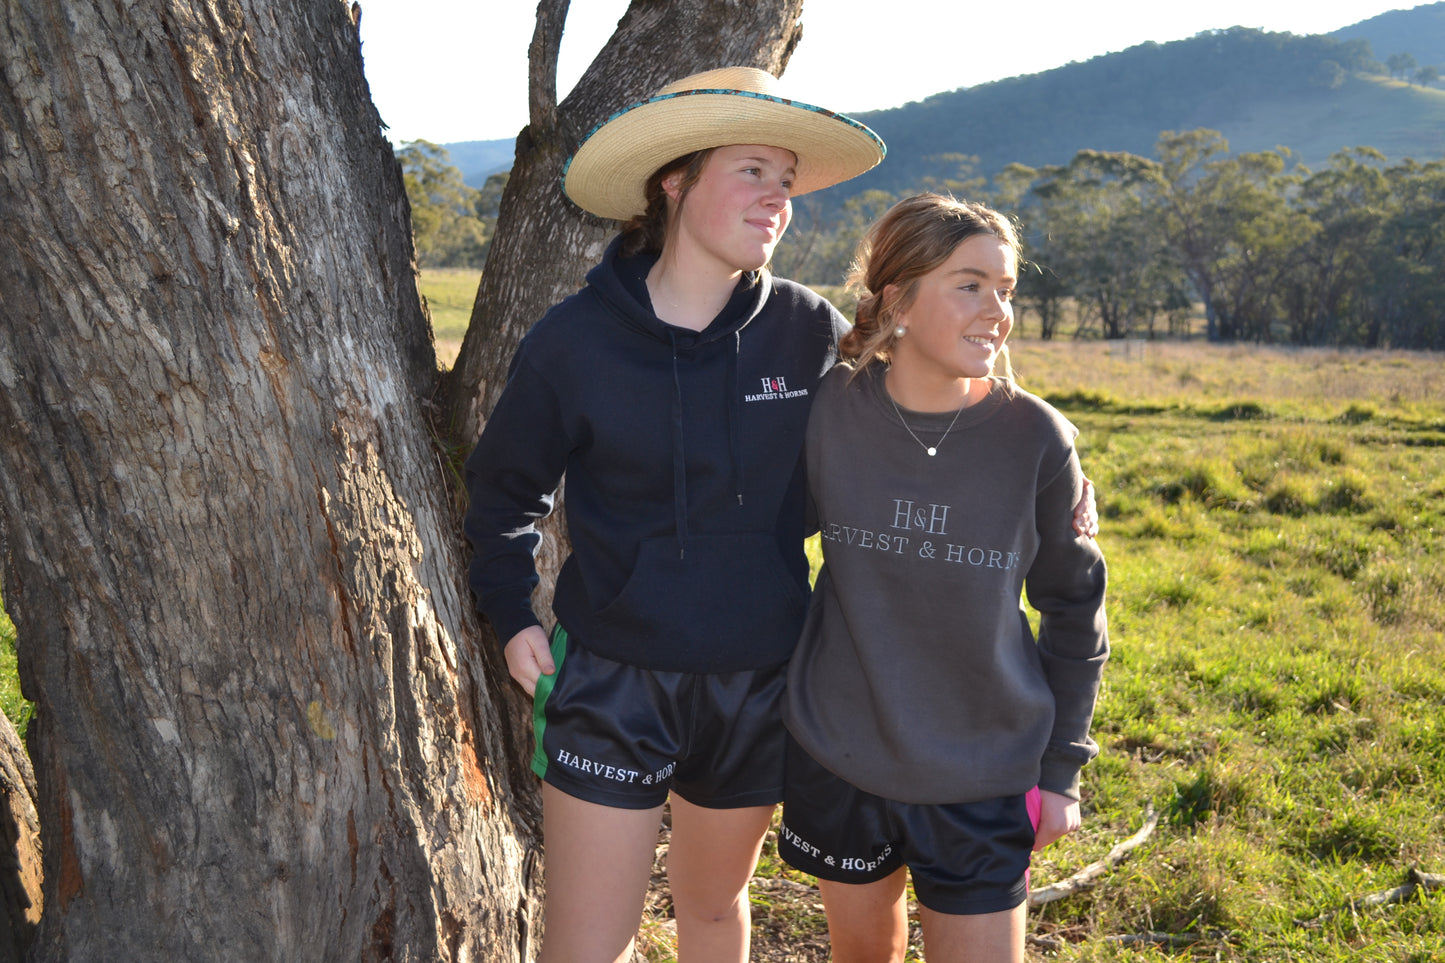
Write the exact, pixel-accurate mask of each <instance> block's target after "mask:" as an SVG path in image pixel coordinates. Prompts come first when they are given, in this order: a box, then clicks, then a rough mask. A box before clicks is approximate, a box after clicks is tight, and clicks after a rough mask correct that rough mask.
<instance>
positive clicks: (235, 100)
mask: <svg viewBox="0 0 1445 963" xmlns="http://www.w3.org/2000/svg"><path fill="white" fill-rule="evenodd" d="M0 50H3V51H4V53H3V57H4V61H3V69H4V78H5V82H4V86H3V90H0V121H3V139H4V149H3V151H0V209H3V210H4V212H5V215H4V218H3V223H0V290H3V291H4V309H3V310H4V314H5V323H4V325H3V328H0V540H3V550H4V551H3V557H4V565H5V570H4V587H5V602H6V605H7V607H8V608H9V610H10V612H11V615H12V617H13V620H14V622H15V625H16V629H17V633H18V637H19V648H20V651H19V656H20V667H21V677H22V683H23V686H24V691H25V693H26V695H27V696H28V697H29V698H31V699H32V700H34V701H35V702H36V705H37V715H36V718H35V721H34V723H33V728H32V734H33V738H32V741H31V750H32V758H33V760H34V763H35V769H36V777H37V782H38V786H39V796H40V801H41V805H40V821H41V826H42V832H43V838H44V859H45V889H44V896H45V913H44V916H43V918H42V921H41V926H40V933H39V936H38V938H37V944H36V947H35V950H34V956H33V958H34V959H37V960H42V961H46V960H62V959H70V960H92V959H112V960H115V959H124V960H132V961H136V960H167V961H171V960H208V959H215V960H248V961H250V960H277V961H298V960H338V961H347V963H354V961H357V960H392V959H399V960H457V959H488V960H516V959H521V958H523V957H524V955H525V953H526V951H527V949H528V945H529V938H530V933H531V927H532V926H533V918H534V917H535V916H536V911H535V908H534V907H535V890H536V886H537V884H538V882H539V871H538V869H537V861H536V856H535V848H536V834H535V828H534V827H535V825H536V813H535V800H536V796H535V791H534V790H533V788H532V781H531V779H530V777H529V776H527V775H526V774H525V754H524V740H525V730H524V728H523V726H521V725H520V722H521V719H522V713H521V712H520V711H518V710H517V708H516V707H515V705H514V702H515V701H517V700H515V697H514V696H513V695H512V693H511V688H510V687H508V686H506V685H505V683H504V681H503V673H501V672H500V671H498V667H497V666H495V665H493V664H491V663H485V664H484V660H485V657H487V656H490V652H489V651H488V650H486V649H483V648H481V647H479V646H478V643H477V640H478V638H479V627H478V625H477V620H476V617H475V616H474V615H473V609H472V605H471V604H470V600H469V599H468V597H467V593H466V591H465V588H464V583H463V581H462V572H463V560H462V557H461V552H460V546H459V539H458V536H457V527H456V518H455V517H454V509H453V507H452V505H451V503H450V501H449V499H448V495H447V487H446V483H445V481H444V472H443V468H442V465H441V464H440V463H439V458H438V455H437V452H436V451H435V450H434V448H433V446H432V444H431V442H430V434H429V428H428V423H427V418H426V407H425V406H426V399H427V398H428V397H429V396H430V394H431V392H432V391H433V389H434V387H435V360H434V356H433V353H432V349H431V343H430V332H429V329H428V326H427V324H426V321H425V319H424V317H423V316H422V314H421V311H420V308H419V304H418V299H417V296H416V291H415V283H414V271H413V269H412V266H411V244H410V236H409V226H408V214H407V205H406V200H405V197H404V194H403V192H402V187H401V176H400V172H399V169H398V167H397V164H396V162H395V160H394V158H393V156H392V151H391V148H390V145H389V144H387V142H386V141H385V140H384V139H383V137H382V136H381V133H380V130H379V119H378V117H377V114H376V111H375V109H374V108H373V107H372V105H371V103H370V99H369V96H368V93H367V88H366V84H365V82H364V80H363V77H362V69H361V56H360V45H359V43H358V37H357V32H356V29H355V27H354V25H353V23H352V22H351V20H350V17H349V14H348V12H347V8H346V6H345V5H344V4H343V3H341V2H340V0H309V2H308V0H264V2H263V0H220V2H215V3H207V4H191V3H187V2H185V0H135V2H117V3H107V4H77V3H67V2H62V0H5V3H4V5H3V7H0ZM498 693H500V694H501V695H496V694H498ZM497 700H501V702H500V704H498V702H497Z"/></svg>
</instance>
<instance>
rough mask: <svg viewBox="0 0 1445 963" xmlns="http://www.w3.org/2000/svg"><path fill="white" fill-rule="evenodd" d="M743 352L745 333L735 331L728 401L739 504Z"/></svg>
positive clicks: (733, 469) (741, 458) (729, 425)
mask: <svg viewBox="0 0 1445 963" xmlns="http://www.w3.org/2000/svg"><path fill="white" fill-rule="evenodd" d="M742 353H743V333H742V332H741V331H734V332H733V353H732V354H731V355H729V356H728V378H727V380H728V384H729V385H730V386H731V391H732V396H731V398H730V399H729V401H728V448H729V451H730V454H731V455H732V482H733V491H735V492H737V496H738V504H739V505H741V504H742V503H743V440H742V435H741V433H740V431H739V429H738V424H739V423H740V422H741V421H742V418H743V413H742V403H743V402H742V395H743V391H742V385H741V384H739V383H738V356H739V355H741V354H742Z"/></svg>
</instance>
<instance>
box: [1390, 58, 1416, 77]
mask: <svg viewBox="0 0 1445 963" xmlns="http://www.w3.org/2000/svg"><path fill="white" fill-rule="evenodd" d="M1418 66H1420V64H1419V62H1418V61H1416V60H1415V56H1414V54H1408V53H1393V54H1390V56H1388V57H1386V58H1385V67H1386V68H1387V69H1388V70H1389V71H1390V76H1391V77H1399V78H1401V79H1406V78H1408V77H1409V76H1410V71H1412V70H1414V69H1415V68H1416V67H1418Z"/></svg>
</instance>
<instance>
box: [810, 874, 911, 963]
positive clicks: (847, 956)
mask: <svg viewBox="0 0 1445 963" xmlns="http://www.w3.org/2000/svg"><path fill="white" fill-rule="evenodd" d="M907 873H908V870H906V869H904V868H902V867H899V869H898V871H897V872H896V873H893V874H892V875H891V876H887V877H885V878H883V879H880V880H879V881H878V882H876V883H835V882H831V881H829V880H826V879H820V880H818V889H819V891H820V892H822V894H823V910H824V912H826V913H827V915H828V940H829V941H830V942H831V943H832V944H833V963H903V956H904V954H905V953H906V952H907V951H908V900H907V898H906V897H907V893H906V891H905V889H904V883H906V882H907ZM930 963H931V961H930Z"/></svg>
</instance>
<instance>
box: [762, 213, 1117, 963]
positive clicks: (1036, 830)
mask: <svg viewBox="0 0 1445 963" xmlns="http://www.w3.org/2000/svg"><path fill="white" fill-rule="evenodd" d="M1017 265H1018V242H1017V239H1016V235H1015V233H1014V231H1013V229H1012V227H1011V225H1009V223H1008V222H1007V221H1006V220H1005V219H1004V218H1003V217H1002V216H1000V215H998V214H997V213H996V212H994V211H991V210H989V209H987V208H984V207H981V206H977V205H968V204H963V203H960V202H958V201H956V200H954V199H952V198H946V197H941V196H938V195H922V196H919V197H915V198H910V199H908V200H905V201H903V202H901V203H900V204H898V205H897V206H895V208H894V209H893V210H892V211H890V212H889V213H888V214H887V215H885V216H884V218H883V219H882V220H881V221H880V222H879V223H878V224H877V225H875V227H874V228H873V230H872V231H871V232H870V234H869V238H868V240H867V241H865V245H864V247H863V248H862V249H861V251H860V258H859V261H858V265H857V266H856V269H855V275H854V281H855V283H857V286H858V287H860V288H861V291H860V304H859V309H858V317H857V321H856V323H855V327H854V329H853V331H852V332H851V333H850V334H849V335H848V336H847V337H846V338H845V339H844V340H843V342H842V344H841V345H840V354H841V355H842V357H843V358H844V359H845V361H848V362H851V364H843V365H840V366H839V367H837V368H834V369H833V371H832V372H830V373H829V374H828V375H827V376H826V377H825V378H824V380H823V383H822V385H821V386H820V388H819V393H818V397H817V398H816V399H815V401H814V404H813V409H812V412H811V415H810V420H809V424H808V434H807V464H808V479H809V487H810V490H811V493H812V498H813V503H814V505H815V507H816V511H817V520H818V523H819V526H820V529H821V532H822V539H823V542H822V544H823V556H824V566H823V569H822V571H821V573H820V574H819V576H818V580H817V584H816V586H815V588H814V593H813V596H812V601H811V606H810V609H809V613H808V618H807V622H806V625H805V628H804V631H803V635H802V639H801V641H800V643H799V645H798V648H797V650H796V652H795V653H794V656H793V660H792V664H791V667H790V670H789V675H788V685H787V695H786V699H785V705H784V719H785V721H786V723H787V725H788V728H789V730H790V732H791V735H792V737H793V739H794V740H795V743H794V745H793V746H792V749H791V751H790V755H789V757H788V775H787V788H786V791H785V802H784V813H783V830H782V833H781V834H780V835H781V840H780V848H781V851H782V853H783V855H784V857H785V858H786V859H788V861H789V862H791V863H793V864H794V865H796V866H798V867H799V868H802V869H804V870H806V871H808V872H811V873H813V874H814V875H817V876H818V877H819V878H820V885H821V887H822V891H823V895H824V902H825V906H826V909H827V914H828V920H829V929H830V935H831V939H832V944H833V954H834V956H833V958H834V960H837V961H848V960H865V959H866V960H870V961H877V960H884V959H896V960H899V961H901V960H902V959H903V951H904V947H903V946H902V945H899V944H900V933H901V932H903V931H904V929H905V928H904V927H901V926H899V925H898V921H897V917H898V916H899V915H900V914H901V913H902V911H903V909H904V899H903V897H904V883H905V871H906V870H908V869H911V870H912V872H913V882H914V888H915V891H916V894H917V896H918V899H919V902H920V904H921V905H922V913H923V916H922V920H923V926H924V939H925V943H926V945H927V953H928V959H929V963H943V961H948V960H962V959H965V958H966V959H969V960H974V961H977V960H995V959H996V960H1020V961H1021V960H1022V959H1023V945H1024V940H1023V936H1024V923H1025V910H1024V900H1025V896H1026V892H1027V883H1026V873H1027V868H1028V862H1029V853H1030V851H1031V850H1032V849H1034V848H1037V847H1041V846H1043V845H1046V844H1047V843H1048V842H1050V841H1052V840H1053V839H1056V838H1058V837H1059V836H1061V835H1063V834H1064V833H1067V832H1070V831H1072V830H1073V829H1075V828H1077V826H1078V825H1079V805H1078V796H1079V791H1078V786H1079V769H1080V767H1081V766H1083V764H1084V763H1085V762H1087V761H1088V760H1089V759H1090V758H1092V757H1093V755H1094V754H1095V753H1096V752H1097V747H1096V745H1095V744H1094V742H1093V741H1092V740H1091V739H1090V737H1089V726H1090V721H1091V719H1092V716H1093V709H1094V700H1095V696H1096V693H1097V691H1098V686H1099V681H1100V676H1101V673H1102V670H1103V667H1104V662H1105V660H1106V659H1107V656H1108V634H1107V629H1106V622H1105V615H1104V589H1105V568H1104V560H1103V557H1102V555H1101V554H1100V551H1099V548H1098V546H1097V544H1096V543H1095V542H1094V541H1093V540H1091V539H1089V538H1084V537H1079V536H1078V535H1076V534H1075V531H1074V529H1073V527H1072V526H1071V524H1070V517H1071V511H1070V509H1071V506H1073V505H1074V504H1075V503H1076V502H1077V501H1078V500H1079V498H1080V495H1081V493H1082V491H1083V484H1084V479H1083V475H1082V473H1081V470H1080V466H1079V460H1078V457H1077V455H1076V453H1075V451H1074V448H1073V439H1074V435H1075V430H1074V428H1073V426H1072V425H1070V424H1069V422H1068V421H1067V420H1066V419H1065V418H1064V417H1063V416H1062V415H1060V414H1059V413H1058V412H1057V411H1055V410H1054V409H1053V408H1052V407H1050V406H1049V405H1048V404H1047V403H1045V402H1043V401H1042V400H1040V399H1038V398H1036V397H1034V396H1033V395H1030V394H1028V393H1027V392H1025V391H1023V390H1022V389H1020V388H1018V387H1017V386H1016V385H1014V384H1013V383H1012V382H1011V381H1010V380H1008V379H1007V378H1004V377H998V376H996V375H995V373H994V372H995V364H996V362H997V361H999V360H1000V359H1001V357H1002V359H1003V360H1004V366H1003V370H1006V365H1007V362H1006V355H1003V345H1004V341H1005V339H1006V338H1007V337H1008V334H1009V330H1010V328H1011V327H1012V324H1013V311H1012V305H1011V299H1012V296H1013V290H1014V285H1015V283H1016V278H1017ZM1023 594H1026V595H1027V597H1028V599H1029V602H1030V604H1032V605H1033V607H1034V608H1035V609H1036V610H1037V611H1038V612H1039V613H1040V625H1039V633H1038V637H1037V639H1036V638H1035V637H1034V635H1033V632H1032V630H1031V629H1030V626H1029V621H1028V619H1027V617H1026V615H1025V613H1024V611H1023V606H1022V604H1021V601H1020V599H1021V596H1022V595H1023ZM880 935H881V936H880ZM880 940H882V941H884V942H886V943H888V944H892V945H879V943H880Z"/></svg>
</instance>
